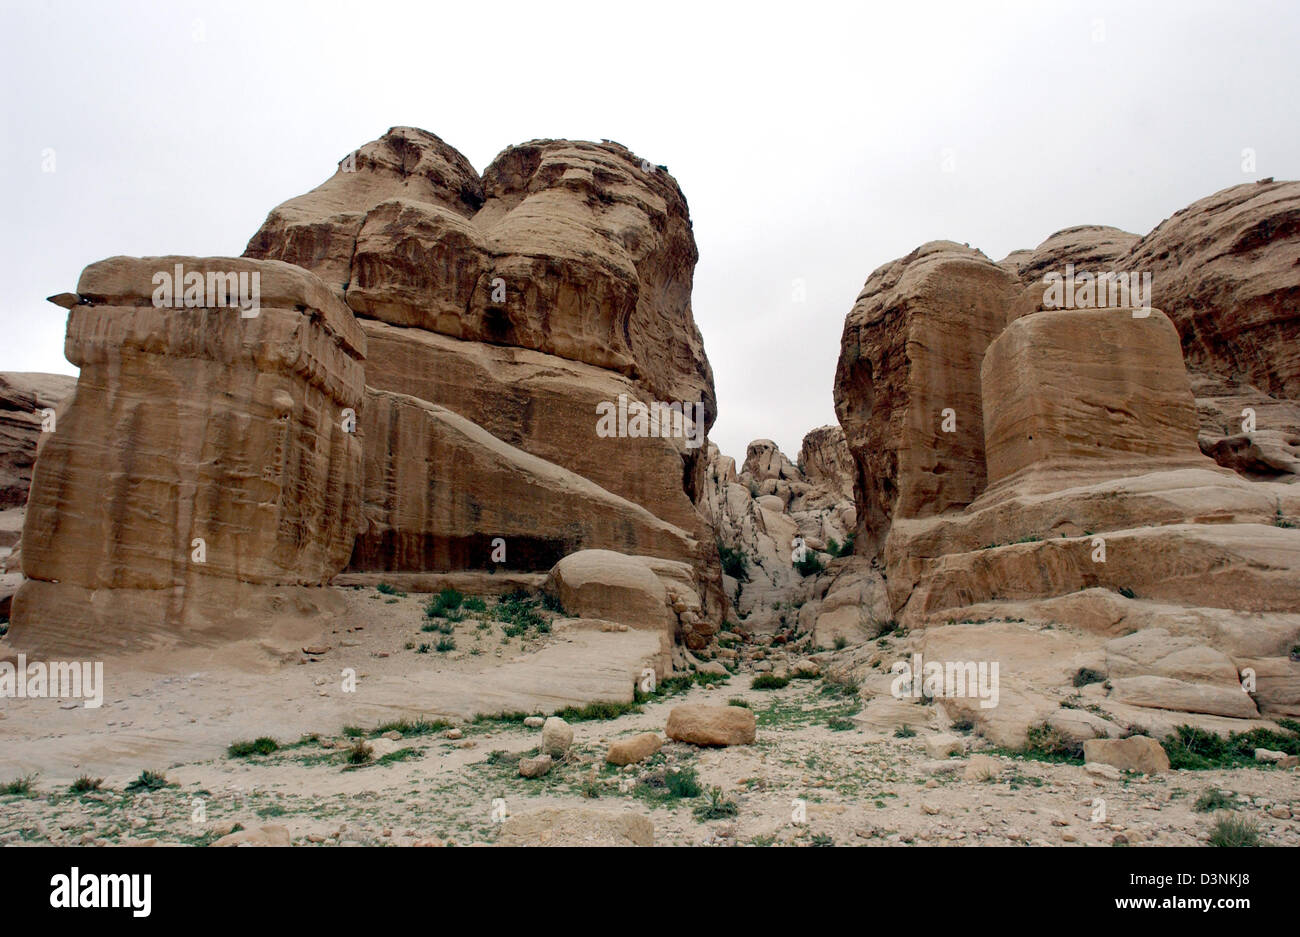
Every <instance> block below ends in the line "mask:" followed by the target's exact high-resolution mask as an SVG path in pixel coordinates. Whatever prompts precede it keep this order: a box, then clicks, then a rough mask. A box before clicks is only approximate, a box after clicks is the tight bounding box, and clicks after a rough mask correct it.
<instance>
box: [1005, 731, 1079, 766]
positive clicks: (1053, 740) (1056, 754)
mask: <svg viewBox="0 0 1300 937" xmlns="http://www.w3.org/2000/svg"><path fill="white" fill-rule="evenodd" d="M1025 734H1026V739H1027V740H1026V743H1025V747H1024V748H1023V749H1021V750H1020V751H1019V752H1017V753H1016V754H1019V755H1021V756H1022V757H1024V758H1028V759H1029V760H1031V761H1048V762H1054V763H1066V764H1079V765H1081V764H1083V743H1082V742H1078V741H1076V740H1074V739H1072V738H1070V736H1068V735H1066V734H1065V733H1064V732H1062V731H1061V730H1060V729H1057V728H1055V727H1054V726H1050V725H1048V724H1047V723H1046V722H1044V723H1041V724H1039V725H1036V726H1030V727H1029V729H1028V730H1027V732H1026V733H1025Z"/></svg>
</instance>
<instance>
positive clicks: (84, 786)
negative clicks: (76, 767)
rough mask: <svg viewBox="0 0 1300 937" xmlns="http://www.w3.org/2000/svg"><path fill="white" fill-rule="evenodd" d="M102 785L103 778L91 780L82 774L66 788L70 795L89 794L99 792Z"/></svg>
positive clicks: (88, 776)
mask: <svg viewBox="0 0 1300 937" xmlns="http://www.w3.org/2000/svg"><path fill="white" fill-rule="evenodd" d="M103 783H104V779H103V778H92V777H91V776H90V775H88V774H83V775H82V776H81V777H79V778H77V780H75V781H73V782H72V784H71V786H69V787H68V791H69V792H70V793H72V794H89V793H90V792H91V791H97V790H99V788H100V786H101V785H102V784H103Z"/></svg>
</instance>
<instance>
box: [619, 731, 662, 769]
mask: <svg viewBox="0 0 1300 937" xmlns="http://www.w3.org/2000/svg"><path fill="white" fill-rule="evenodd" d="M662 745H663V740H662V739H660V738H659V736H658V734H657V733H654V732H642V733H641V734H640V735H634V736H632V737H631V738H629V739H619V740H618V741H617V742H615V743H614V744H613V745H611V746H609V752H608V754H606V755H605V761H607V762H608V763H609V764H611V765H633V764H636V763H637V762H639V761H645V760H646V759H647V758H649V757H650V756H651V755H653V754H654V753H655V752H657V751H659V749H660V747H661V746H662Z"/></svg>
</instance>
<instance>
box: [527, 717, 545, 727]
mask: <svg viewBox="0 0 1300 937" xmlns="http://www.w3.org/2000/svg"><path fill="white" fill-rule="evenodd" d="M545 724H546V720H545V719H543V718H542V717H541V716H529V717H528V718H527V719H525V720H524V725H525V726H527V727H528V728H530V729H540V728H541V727H542V726H544V725H545Z"/></svg>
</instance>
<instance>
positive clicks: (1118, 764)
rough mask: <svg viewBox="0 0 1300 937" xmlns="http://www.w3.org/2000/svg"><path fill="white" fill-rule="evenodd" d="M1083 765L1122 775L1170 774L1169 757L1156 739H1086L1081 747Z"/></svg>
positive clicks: (1135, 736)
mask: <svg viewBox="0 0 1300 937" xmlns="http://www.w3.org/2000/svg"><path fill="white" fill-rule="evenodd" d="M1083 759H1084V761H1085V762H1089V763H1096V764H1103V765H1110V766H1112V767H1114V768H1118V769H1120V770H1121V771H1138V772H1141V773H1142V774H1159V773H1161V772H1163V771H1168V770H1169V756H1168V755H1166V754H1165V750H1164V749H1163V748H1162V747H1161V746H1160V743H1159V742H1157V741H1156V740H1155V739H1153V738H1150V737H1148V736H1145V735H1134V736H1130V737H1129V738H1126V739H1089V740H1088V741H1086V742H1084V743H1083Z"/></svg>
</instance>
